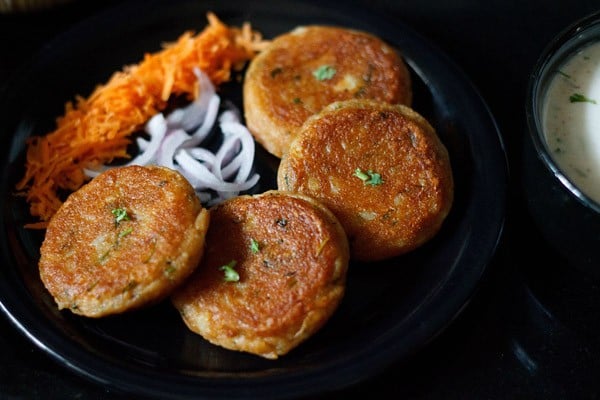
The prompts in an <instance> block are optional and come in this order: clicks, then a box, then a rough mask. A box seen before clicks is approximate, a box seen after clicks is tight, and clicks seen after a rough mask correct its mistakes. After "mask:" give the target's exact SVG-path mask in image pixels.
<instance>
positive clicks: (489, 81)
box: [0, 0, 600, 399]
mask: <svg viewBox="0 0 600 400" xmlns="http://www.w3.org/2000/svg"><path fill="white" fill-rule="evenodd" d="M116 3H119V2H118V1H114V0H103V1H96V0H85V1H75V2H70V3H67V4H65V5H63V6H59V7H56V8H54V9H52V10H44V11H40V12H32V13H20V14H5V15H2V14H0V84H1V83H2V82H4V80H6V79H9V76H10V74H11V73H13V72H14V71H15V70H17V69H18V68H19V66H21V65H23V63H25V62H27V61H28V60H29V59H30V58H31V57H32V56H33V55H34V54H35V53H36V52H37V51H38V50H39V49H40V48H41V47H42V46H44V44H45V43H47V42H48V41H50V40H51V39H52V38H53V37H55V36H56V35H57V34H59V33H61V32H63V31H65V30H67V29H69V27H71V26H72V25H74V24H76V23H78V22H80V21H81V20H82V19H84V18H86V17H88V16H90V15H93V14H95V13H97V12H100V11H102V10H103V9H105V8H108V7H110V6H113V5H115V4H116ZM362 4H363V5H362V6H363V7H365V8H368V9H372V10H376V11H381V12H384V13H385V14H387V16H388V17H390V18H396V19H398V21H402V22H404V23H406V24H407V25H409V26H410V27H412V28H414V29H415V30H417V31H418V32H419V33H420V34H422V35H423V36H424V37H425V38H427V39H429V40H430V41H431V42H433V43H434V44H435V45H437V46H438V47H439V48H440V49H441V50H443V51H444V52H445V53H446V54H447V55H448V56H450V58H452V59H453V60H454V61H455V63H456V64H458V66H459V67H460V68H462V69H463V70H464V71H465V72H466V74H467V75H468V76H469V77H470V79H471V80H472V82H473V83H474V85H475V86H476V87H477V89H478V90H479V92H480V93H481V95H482V97H483V98H484V99H485V101H486V102H487V104H488V106H489V108H490V110H491V112H492V114H493V115H494V117H495V119H496V122H497V123H498V126H499V129H500V131H501V133H502V136H503V139H504V142H505V146H506V151H507V156H508V160H509V165H510V190H509V198H508V215H507V220H506V227H505V230H504V235H503V240H502V242H501V244H500V247H499V249H498V253H497V255H496V257H495V259H494V260H493V262H492V265H491V266H490V270H489V273H488V274H487V276H486V277H485V279H484V281H483V282H482V283H481V286H480V288H479V290H478V292H477V294H476V295H475V297H474V298H473V300H472V301H471V302H470V304H469V305H468V307H467V308H466V309H465V310H464V311H463V312H462V313H461V315H460V316H459V317H458V318H457V319H456V320H455V321H454V322H453V323H452V324H451V326H449V327H448V328H447V329H446V330H445V331H444V332H443V334H442V335H441V336H439V337H438V338H437V339H436V340H434V341H433V342H432V343H431V344H430V345H428V346H427V347H426V348H425V349H424V350H423V351H421V352H420V353H418V354H417V355H416V356H415V357H414V358H413V359H411V360H410V362H408V363H404V364H402V365H391V366H390V367H389V368H388V369H387V370H386V371H384V372H383V373H382V374H380V375H379V376H376V377H375V378H373V379H371V380H369V381H366V382H361V383H360V384H358V385H356V386H354V387H350V388H348V389H347V390H344V391H342V392H340V393H336V394H335V396H334V395H331V394H330V395H328V396H327V397H328V398H332V397H333V398H340V399H341V398H346V397H347V396H349V395H352V394H354V395H358V396H360V397H363V396H365V397H366V396H370V397H372V398H387V397H393V398H400V397H405V398H418V399H442V398H443V399H453V398H460V399H465V398H468V399H504V398H508V399H515V398H527V399H593V398H600V361H599V360H600V335H599V334H598V332H600V287H599V284H600V281H599V280H598V279H597V278H594V277H592V276H591V275H589V274H587V273H586V272H584V271H581V270H580V269H579V268H577V266H576V265H572V263H571V262H569V261H568V260H567V259H565V258H564V257H563V255H562V254H560V253H558V252H557V251H556V249H555V248H554V247H553V246H552V245H550V244H549V243H548V242H547V241H546V240H545V239H544V236H543V234H542V233H541V232H540V231H539V229H538V225H537V224H536V223H535V221H534V220H533V218H532V215H531V213H530V212H529V207H528V201H527V197H526V193H527V191H525V190H524V181H523V176H524V175H523V169H524V167H526V166H527V164H526V163H524V161H523V160H524V153H526V152H528V151H531V149H530V148H529V147H528V144H527V141H526V126H525V113H524V104H525V92H526V86H527V81H528V78H529V75H530V71H531V70H532V68H533V65H534V63H535V61H536V59H537V58H538V56H539V55H540V53H541V51H542V50H543V48H544V47H545V45H546V43H547V42H548V41H549V40H550V39H552V38H553V37H554V36H555V35H556V34H557V33H558V32H559V31H560V30H562V29H563V28H565V27H566V26H567V25H569V24H570V23H572V22H574V21H575V20H577V19H579V18H581V17H583V16H584V15H586V14H589V13H591V12H593V11H597V10H598V9H600V4H598V1H597V0H589V1H582V0H573V1H568V2H567V1H559V0H544V1H541V0H535V1H521V2H516V1H515V2H511V1H502V0H489V1H486V2H482V1H476V0H457V1H452V2H446V1H422V0H418V1H415V0H405V1H397V2H394V1H382V0H370V1H368V2H367V1H363V2H362ZM0 112H1V111H0ZM388 393H389V394H392V395H393V396H386V395H385V394H388ZM0 398H2V399H4V398H8V399H72V398H82V399H108V398H110V399H113V398H131V396H130V395H128V394H125V393H119V392H116V391H115V390H114V389H109V388H105V387H101V386H98V385H96V384H94V383H92V382H89V381H87V380H85V379H84V378H82V377H80V376H78V375H75V374H74V373H72V372H70V371H69V370H68V369H66V368H65V367H64V366H61V365H58V364H57V363H55V362H54V361H53V360H52V359H51V358H50V357H49V356H47V355H46V354H45V353H44V352H43V351H42V350H40V349H39V348H38V347H36V346H35V345H34V344H33V343H31V342H30V341H29V340H28V339H27V338H25V337H24V336H22V335H21V333H20V332H18V331H17V330H16V329H15V328H14V327H13V326H12V325H11V324H10V323H9V321H8V320H7V319H6V318H5V317H4V316H2V317H0Z"/></svg>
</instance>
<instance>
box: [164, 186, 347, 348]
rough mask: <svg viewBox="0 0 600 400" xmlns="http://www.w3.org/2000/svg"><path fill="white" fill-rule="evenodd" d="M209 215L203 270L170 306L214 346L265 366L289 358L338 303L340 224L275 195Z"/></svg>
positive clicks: (299, 199)
mask: <svg viewBox="0 0 600 400" xmlns="http://www.w3.org/2000/svg"><path fill="white" fill-rule="evenodd" d="M210 213H211V224H210V228H209V230H208V234H207V239H206V252H205V255H204V258H203V260H202V263H201V265H200V267H199V268H198V269H197V271H196V272H195V273H194V274H193V275H192V277H191V278H190V279H189V281H188V282H186V283H185V285H184V286H183V287H182V288H181V289H178V290H177V291H176V292H175V293H174V295H173V297H172V301H173V304H174V305H175V307H176V308H177V309H178V310H179V312H180V313H181V316H182V318H183V320H184V321H185V323H186V325H187V326H188V327H189V328H190V329H191V330H192V331H193V332H196V333H198V334H200V335H201V336H203V337H204V338H205V339H206V340H208V341H209V342H211V343H213V344H216V345H218V346H222V347H224V348H227V349H231V350H237V351H242V352H248V353H252V354H256V355H259V356H261V357H264V358H268V359H275V358H278V357H279V356H282V355H284V354H286V353H288V352H289V351H290V350H291V349H293V348H295V347H296V346H298V345H299V344H300V343H301V342H303V341H305V340H306V339H308V338H309V337H310V336H311V335H313V334H314V333H315V332H317V331H318V330H319V329H320V328H321V327H322V326H323V325H324V324H325V322H326V321H327V320H328V319H329V317H330V316H331V315H332V314H333V312H334V311H335V310H336V309H337V307H338V305H339V304H340V302H341V300H342V297H343V295H344V291H345V285H346V271H347V268H348V260H349V250H348V243H347V240H346V236H345V233H344V231H343V229H342V227H341V225H340V224H339V222H338V221H337V219H336V218H335V216H334V215H333V214H332V213H331V212H330V211H329V210H327V209H326V208H325V207H323V206H322V205H321V204H320V203H318V202H316V201H315V200H314V199H311V198H309V197H306V196H303V195H300V194H291V193H282V192H277V191H268V192H266V193H263V194H260V195H255V196H240V197H236V198H233V199H230V200H227V201H225V202H224V203H221V204H220V205H218V206H216V207H215V208H213V209H211V211H210ZM224 266H226V267H224ZM229 273H232V274H233V275H235V274H237V277H236V276H234V277H233V278H231V276H230V275H229ZM228 276H229V277H230V279H231V280H228V278H227V277H228ZM236 278H239V280H236Z"/></svg>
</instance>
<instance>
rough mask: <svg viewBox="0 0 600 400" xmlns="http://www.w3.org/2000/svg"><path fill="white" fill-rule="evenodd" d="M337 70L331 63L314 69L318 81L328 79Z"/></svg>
mask: <svg viewBox="0 0 600 400" xmlns="http://www.w3.org/2000/svg"><path fill="white" fill-rule="evenodd" d="M335 73H336V70H335V68H333V67H332V66H331V65H321V66H320V67H319V68H317V69H315V70H314V71H313V76H314V77H315V78H316V79H317V80H318V81H326V80H328V79H331V78H333V76H334V75H335Z"/></svg>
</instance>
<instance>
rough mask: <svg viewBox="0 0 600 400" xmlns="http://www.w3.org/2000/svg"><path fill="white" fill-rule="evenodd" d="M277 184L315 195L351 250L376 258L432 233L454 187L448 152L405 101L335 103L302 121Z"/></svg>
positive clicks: (359, 257)
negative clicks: (400, 103) (327, 211)
mask: <svg viewBox="0 0 600 400" xmlns="http://www.w3.org/2000/svg"><path fill="white" fill-rule="evenodd" d="M278 188H279V189H280V190H288V191H294V192H300V193H304V194H306V195H309V196H312V197H315V198H316V199H318V200H320V201H321V202H323V203H324V204H325V206H326V207H328V208H329V209H330V210H331V211H332V212H333V213H334V214H335V215H336V217H337V218H338V219H339V221H340V222H341V224H342V225H343V226H344V229H345V231H346V234H347V235H348V240H349V242H350V252H351V257H353V258H354V259H357V260H362V261H374V260H381V259H385V258H389V257H393V256H396V255H400V254H403V253H406V252H408V251H410V250H413V249H415V248H417V247H418V246H420V245H421V244H423V243H424V242H426V241H428V240H429V239H431V238H432V237H433V236H434V235H435V234H436V233H437V232H438V230H439V229H440V227H441V225H442V222H443V221H444V219H445V218H446V216H447V215H448V213H449V211H450V208H451V205H452V201H453V193H454V185H453V178H452V171H451V167H450V161H449V157H448V152H447V150H446V148H445V147H444V145H443V144H442V142H441V141H440V139H439V138H438V136H437V134H436V132H435V130H434V129H433V127H432V126H431V125H430V124H429V123H428V122H427V121H426V120H425V119H424V118H423V117H422V116H420V115H419V114H417V113H416V112H415V111H414V110H412V109H411V108H408V107H405V106H402V105H390V104H385V103H382V102H374V101H366V100H350V101H346V102H337V103H333V104H331V105H330V106H328V107H327V108H326V109H324V110H323V111H322V112H321V113H319V114H317V115H315V116H313V117H311V118H310V119H309V120H308V121H307V122H306V123H305V124H304V126H303V127H302V130H301V131H300V132H299V134H298V136H297V138H296V140H294V142H293V143H292V145H291V147H290V150H289V153H288V154H286V155H285V156H284V157H283V159H282V160H281V163H280V166H279V171H278Z"/></svg>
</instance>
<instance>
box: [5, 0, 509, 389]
mask: <svg viewBox="0 0 600 400" xmlns="http://www.w3.org/2000/svg"><path fill="white" fill-rule="evenodd" d="M323 3H325V2H320V3H303V2H277V1H267V2H252V1H245V0H244V1H227V2H218V1H214V2H213V1H198V0H190V1H185V0H182V1H173V0H166V1H151V2H148V1H144V2H138V3H128V4H125V5H124V6H121V7H119V8H118V9H116V10H113V11H111V12H109V13H106V14H102V15H99V16H98V17H95V18H92V19H91V20H88V21H85V22H84V23H82V24H80V25H79V26H77V27H76V28H75V29H74V30H72V31H70V32H68V33H67V34H65V35H62V36H61V37H59V38H58V39H57V40H55V41H53V42H52V43H50V44H49V45H48V46H47V47H46V48H45V49H44V51H42V52H41V54H39V56H38V57H37V58H36V59H35V61H34V62H33V63H32V64H31V65H30V66H29V68H25V69H24V70H23V71H22V72H21V74H20V75H19V76H18V77H16V78H15V79H13V80H12V81H11V84H9V86H8V87H7V88H6V89H5V90H4V92H3V93H2V95H1V96H0V110H2V114H1V116H0V137H1V140H2V146H1V148H2V155H1V157H2V160H3V164H2V181H1V185H2V186H1V188H2V192H1V193H2V196H1V197H0V201H1V204H0V206H1V209H2V213H1V218H2V225H1V226H2V227H3V229H2V230H1V237H0V245H1V246H2V264H1V265H0V303H1V308H2V310H3V311H4V312H5V313H6V314H7V315H8V317H9V318H10V319H11V320H12V321H13V322H14V324H15V325H16V326H17V327H18V328H19V329H20V330H21V331H22V332H23V333H24V334H25V335H26V336H27V337H28V338H29V339H31V340H32V341H33V342H34V343H35V344H36V345H38V346H39V347H40V348H41V349H43V350H44V351H46V352H48V353H49V354H50V355H51V356H52V357H53V358H54V359H56V360H57V361H58V362H59V363H62V364H64V365H65V366H67V367H68V368H70V369H72V370H74V371H75V372H77V373H79V374H81V375H83V376H86V377H88V378H91V379H92V380H94V381H96V382H98V383H101V384H105V385H109V386H112V387H116V388H119V389H121V390H125V391H130V392H135V393H140V394H148V395H155V396H157V397H159V398H162V399H168V398H192V397H193V398H210V397H215V398H257V397H258V398H262V397H265V396H268V397H269V398H282V397H295V396H299V395H310V394H315V393H320V392H323V391H331V390H334V389H339V388H343V387H347V386H349V385H351V384H353V383H356V382H358V381H360V380H362V379H365V378H367V377H369V376H372V375H374V374H376V373H378V372H380V371H381V370H382V369H383V368H384V367H386V366H387V365H389V364H390V363H391V362H393V361H398V360H408V358H409V357H410V356H412V355H414V354H415V352H417V351H418V350H420V349H421V348H423V346H425V345H426V344H427V343H428V342H429V341H431V340H432V339H433V338H434V337H435V336H436V335H437V334H439V333H440V332H441V331H442V330H443V329H444V328H445V327H446V326H447V325H448V324H449V323H450V322H451V321H452V320H453V319H454V318H455V316H456V315H457V314H458V313H459V312H460V311H461V310H462V309H463V307H464V306H465V305H466V304H467V303H468V300H469V299H470V298H471V296H472V295H473V293H474V291H475V290H476V287H477V285H478V283H479V282H480V280H481V278H482V276H483V274H484V273H485V271H486V267H487V265H488V263H489V262H490V260H491V258H492V256H493V254H494V252H495V249H496V246H497V243H498V241H499V238H500V235H501V232H502V227H503V223H504V212H505V200H506V192H507V167H506V158H505V153H504V149H503V145H502V142H501V139H500V135H499V133H498V130H497V127H496V125H495V122H494V120H493V117H492V116H491V115H490V113H489V111H488V109H487V107H486V105H485V104H484V102H483V101H482V99H481V98H480V97H479V95H478V93H477V91H476V90H475V89H474V88H473V86H472V85H471V84H470V82H469V80H468V79H467V78H466V77H465V76H464V75H463V74H462V72H461V71H460V70H459V69H457V68H456V66H455V65H454V64H453V63H452V62H451V61H450V60H449V59H448V58H446V57H445V56H444V55H443V54H441V53H440V52H439V51H438V50H437V49H436V48H435V47H433V46H432V45H430V44H429V43H427V41H426V40H423V38H421V37H420V36H419V35H418V34H416V33H415V32H413V31H412V30H411V29H409V28H408V27H406V26H403V25H402V24H400V23H398V21H393V22H392V21H389V20H387V19H385V17H381V16H378V15H374V14H370V13H368V12H366V10H364V9H352V8H346V7H344V6H339V5H336V6H335V7H333V6H329V5H325V4H323ZM209 10H212V11H215V12H216V14H217V15H218V16H219V17H220V18H221V19H222V20H224V21H225V22H226V23H229V24H233V25H240V24H241V23H242V22H243V21H250V22H251V23H252V24H253V27H255V28H256V29H258V30H260V31H262V32H263V33H264V35H265V36H266V37H273V36H274V35H276V34H280V33H283V32H286V31H288V30H290V29H292V28H294V27H295V26H297V25H301V24H309V23H314V24H317V23H319V24H336V25H342V26H346V27H353V28H358V29H363V30H366V31H369V32H371V33H374V34H376V35H378V36H380V37H381V38H382V39H384V40H385V41H387V42H389V43H391V44H393V45H394V46H396V47H397V48H398V49H400V50H401V51H402V53H403V55H404V56H405V58H406V60H407V61H408V63H409V65H410V67H411V71H412V74H413V80H414V93H415V96H414V105H413V107H414V108H415V109H416V110H417V111H418V112H420V113H421V114H423V115H424V116H425V117H426V118H428V119H429V121H430V122H431V123H432V125H433V126H434V127H435V128H436V129H437V131H438V133H439V135H440V137H441V139H442V141H443V142H444V143H445V144H446V146H447V147H448V150H449V152H450V157H451V161H452V165H453V172H454V176H455V180H456V198H455V203H454V207H453V209H452V211H451V213H450V215H449V217H448V219H447V220H446V222H445V224H444V226H443V228H442V230H441V232H440V233H439V234H438V235H437V236H436V237H435V238H434V239H433V240H432V241H431V242H429V243H427V244H426V245H425V246H423V247H422V248H420V249H418V250H417V251H415V252H413V253H411V254H408V255H406V256H403V257H398V258H395V259H392V260H389V261H386V262H380V263H377V264H352V265H351V269H350V271H349V276H348V287H347V292H346V293H347V294H346V297H345V298H344V301H343V303H342V304H341V306H340V308H339V309H338V311H337V312H336V313H335V314H334V316H333V318H332V319H331V320H330V321H329V322H328V323H327V325H326V326H325V327H324V328H323V329H322V330H321V331H320V332H318V333H317V334H316V335H315V336H314V337H312V338H311V339H309V340H308V341H307V342H305V343H303V344H302V345H300V346H299V347H298V348H297V349H295V350H294V351H292V352H291V353H289V354H288V355H286V356H284V357H282V358H280V359H279V360H276V361H272V360H265V359H261V358H259V357H256V356H253V355H250V354H244V353H237V352H232V351H228V350H225V349H221V348H219V347H216V346H213V345H210V344H208V343H207V342H206V341H204V340H203V339H202V338H201V337H200V336H197V335H195V334H193V333H191V332H190V331H189V330H188V329H187V328H186V327H185V326H184V324H183V322H182V321H181V320H180V318H179V316H178V314H177V312H176V311H175V310H174V308H173V307H172V306H171V305H170V304H168V303H167V302H165V303H163V304H159V305H157V306H154V307H152V308H149V309H145V310H142V311H136V312H133V313H129V314H126V315H121V316H115V317H108V318H104V319H100V320H93V319H86V318H82V317H77V316H75V315H73V314H71V313H70V312H68V311H66V312H59V311H57V309H56V306H55V304H54V302H53V300H52V298H51V297H50V296H49V294H48V293H47V292H46V291H45V289H44V287H43V285H42V284H41V281H40V279H39V275H38V270H37V260H38V257H39V246H40V244H41V240H42V238H43V237H42V235H43V232H39V231H30V230H26V229H23V228H22V226H23V223H24V222H25V221H27V220H29V217H28V212H27V207H26V205H25V204H24V202H23V199H21V198H18V197H15V196H14V195H13V194H12V191H13V188H14V184H15V182H16V181H17V180H18V179H19V178H20V177H21V176H22V173H23V153H24V147H25V145H24V141H25V140H26V138H27V137H28V136H30V135H32V134H43V133H45V132H47V131H49V130H51V129H52V128H53V126H54V118H55V117H56V116H58V115H60V114H61V113H62V112H63V104H64V103H65V101H67V100H70V99H72V98H73V96H74V95H75V94H84V95H85V94H87V93H89V92H90V91H91V90H92V89H93V87H94V86H95V85H96V84H97V83H100V82H105V81H106V80H107V79H108V77H109V76H110V75H111V74H112V73H113V72H114V71H115V70H118V69H120V68H121V67H122V66H123V65H125V64H129V63H132V62H137V61H139V60H140V59H141V57H142V54H143V52H145V51H155V50H158V49H159V47H160V45H161V43H163V42H165V41H172V40H174V39H175V38H177V37H178V36H179V35H180V34H181V33H182V32H183V31H184V30H187V29H195V30H196V31H200V30H201V29H202V28H203V27H204V26H205V24H206V18H205V15H206V12H207V11H209ZM239 89H240V88H239V84H233V85H229V86H228V87H226V88H223V90H224V96H225V97H227V98H229V99H231V100H232V101H234V102H236V103H237V104H238V106H240V107H241V93H240V90H239ZM273 161H274V160H273V158H272V157H269V156H268V155H267V154H266V153H265V152H259V153H258V159H257V168H258V169H259V172H261V173H262V174H263V175H264V178H265V179H264V180H263V184H262V187H261V190H265V189H267V188H270V187H273V185H274V180H273V177H274V173H275V168H276V167H277V163H276V162H273Z"/></svg>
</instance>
